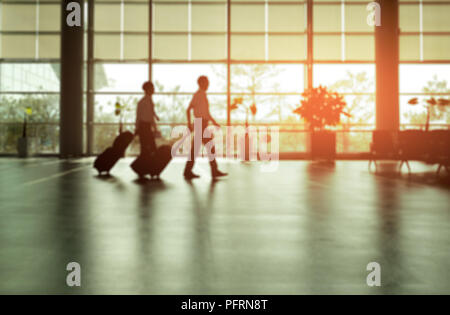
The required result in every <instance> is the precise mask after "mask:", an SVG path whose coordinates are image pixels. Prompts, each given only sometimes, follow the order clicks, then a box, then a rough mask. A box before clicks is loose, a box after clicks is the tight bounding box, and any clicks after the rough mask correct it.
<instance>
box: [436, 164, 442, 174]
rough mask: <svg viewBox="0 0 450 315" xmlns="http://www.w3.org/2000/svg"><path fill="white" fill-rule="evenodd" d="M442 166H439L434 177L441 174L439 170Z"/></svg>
mask: <svg viewBox="0 0 450 315" xmlns="http://www.w3.org/2000/svg"><path fill="white" fill-rule="evenodd" d="M442 166H443V165H442V164H439V166H438V169H437V172H436V175H439V173H440V172H441V168H442Z"/></svg>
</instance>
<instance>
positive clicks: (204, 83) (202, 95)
mask: <svg viewBox="0 0 450 315" xmlns="http://www.w3.org/2000/svg"><path fill="white" fill-rule="evenodd" d="M197 83H198V86H199V89H198V91H197V92H196V93H195V94H194V96H193V97H192V100H191V103H190V104H189V107H188V109H187V111H186V113H187V120H188V127H189V130H191V131H192V130H193V127H192V124H191V110H193V111H194V117H195V118H199V119H197V121H200V122H201V128H198V130H197V131H200V130H201V135H198V134H194V139H193V140H192V145H191V155H190V159H189V160H188V161H187V163H186V167H185V169H184V178H186V179H188V180H190V179H193V178H198V177H200V176H198V175H196V174H194V173H193V172H192V169H193V168H194V163H195V157H196V156H197V154H198V152H199V151H200V148H201V144H202V143H203V145H206V144H207V143H208V142H209V141H208V140H209V139H208V138H204V137H203V133H204V131H205V129H206V128H207V127H208V123H209V122H210V121H211V122H212V123H213V125H215V126H217V127H220V125H219V124H218V123H217V122H216V121H215V120H214V118H213V117H212V116H211V114H210V112H209V102H208V97H207V95H206V91H207V90H208V87H209V80H208V78H207V77H206V76H200V77H199V78H198V80H197ZM197 131H196V130H194V133H195V132H197ZM196 138H197V139H201V141H195V139H196ZM208 158H209V163H210V166H211V176H212V177H213V178H216V177H220V176H226V175H228V174H226V173H223V172H221V171H219V169H218V167H217V162H216V158H215V147H214V145H212V146H211V150H210V151H209V150H208Z"/></svg>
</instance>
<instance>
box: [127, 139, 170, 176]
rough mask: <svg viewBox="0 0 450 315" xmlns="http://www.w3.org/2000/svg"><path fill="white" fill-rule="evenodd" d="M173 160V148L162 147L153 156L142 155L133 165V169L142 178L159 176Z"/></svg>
mask: <svg viewBox="0 0 450 315" xmlns="http://www.w3.org/2000/svg"><path fill="white" fill-rule="evenodd" d="M171 160H172V152H171V147H170V146H169V145H163V146H160V147H159V148H158V149H157V150H156V152H155V153H154V154H152V155H145V154H144V155H140V156H139V157H138V158H137V159H136V160H135V161H134V162H133V163H132V164H131V168H132V169H133V171H134V172H135V173H136V174H138V175H139V176H140V177H143V176H145V175H150V176H151V177H153V176H156V177H159V175H160V174H161V173H162V171H163V170H164V169H165V168H166V166H167V164H169V162H170V161H171Z"/></svg>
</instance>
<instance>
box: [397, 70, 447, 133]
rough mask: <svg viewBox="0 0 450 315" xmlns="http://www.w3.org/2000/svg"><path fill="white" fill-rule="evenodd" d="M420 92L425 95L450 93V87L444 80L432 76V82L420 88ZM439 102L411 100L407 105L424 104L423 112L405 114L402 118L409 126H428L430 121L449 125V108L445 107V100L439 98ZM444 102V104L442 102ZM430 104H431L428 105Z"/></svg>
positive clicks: (424, 98)
mask: <svg viewBox="0 0 450 315" xmlns="http://www.w3.org/2000/svg"><path fill="white" fill-rule="evenodd" d="M422 92H423V93H426V94H435V93H442V94H447V93H450V87H449V86H448V85H447V81H446V80H440V79H439V78H438V76H437V75H434V76H433V78H432V80H430V81H428V82H427V84H426V85H425V86H424V87H423V88H422ZM440 100H441V101H438V100H436V98H434V97H429V96H427V97H423V98H421V99H419V98H413V99H411V100H409V102H408V103H409V105H413V106H414V105H418V104H419V103H420V101H422V103H423V104H424V108H425V110H424V111H422V112H407V113H405V114H404V117H405V118H406V119H407V120H408V121H409V123H411V124H424V123H425V124H427V125H428V124H429V123H430V122H432V121H439V120H440V121H442V122H446V123H450V106H448V105H446V103H445V100H448V98H447V99H445V98H441V99H440ZM443 100H444V102H443ZM430 102H431V103H430Z"/></svg>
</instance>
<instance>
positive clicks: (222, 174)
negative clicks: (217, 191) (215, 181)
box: [211, 170, 228, 178]
mask: <svg viewBox="0 0 450 315" xmlns="http://www.w3.org/2000/svg"><path fill="white" fill-rule="evenodd" d="M211 175H212V177H213V178H217V177H223V176H227V175H228V173H224V172H221V171H219V170H214V171H212V172H211Z"/></svg>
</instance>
